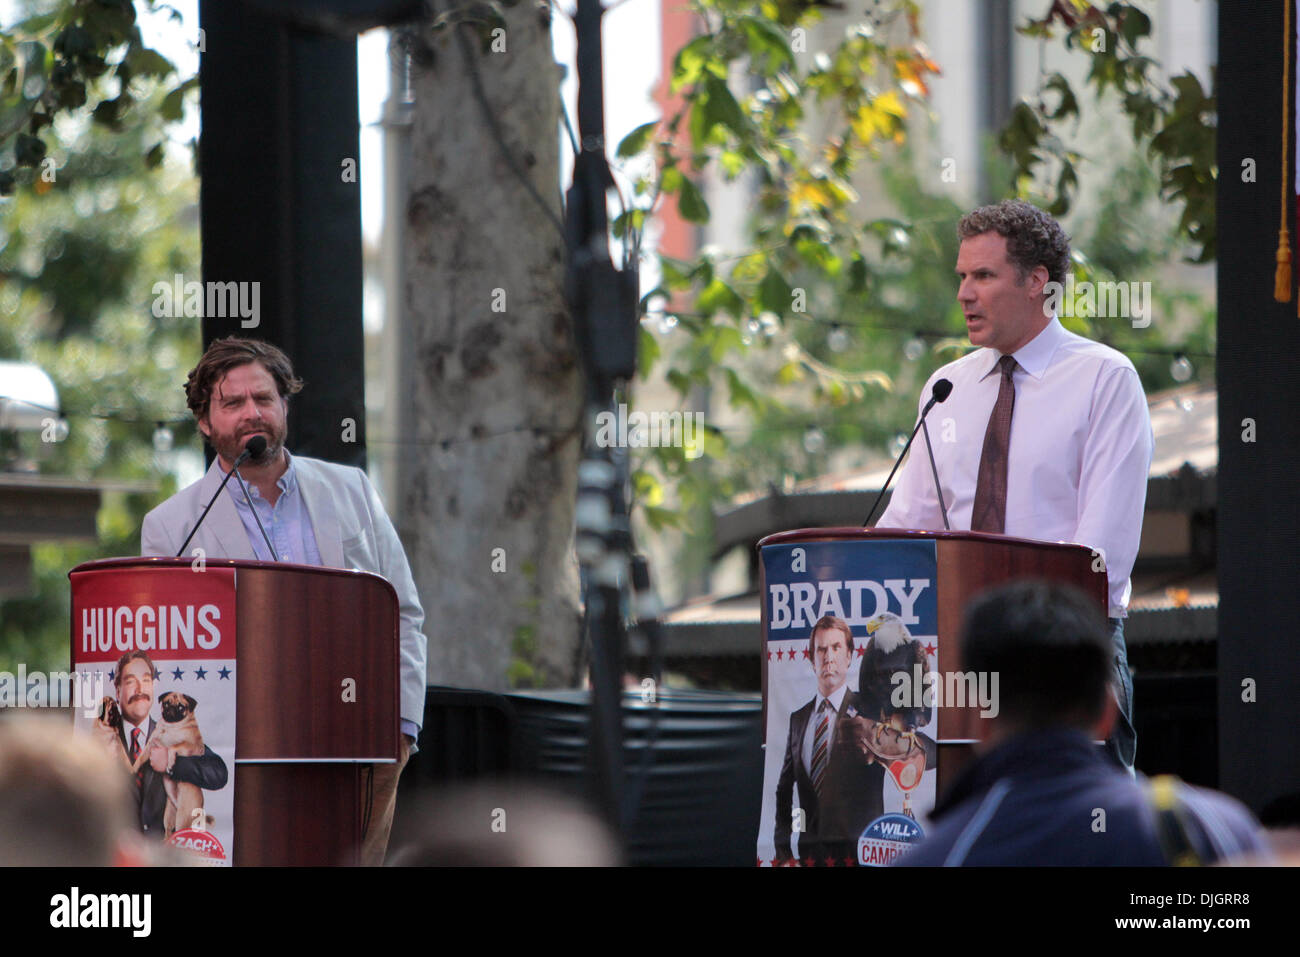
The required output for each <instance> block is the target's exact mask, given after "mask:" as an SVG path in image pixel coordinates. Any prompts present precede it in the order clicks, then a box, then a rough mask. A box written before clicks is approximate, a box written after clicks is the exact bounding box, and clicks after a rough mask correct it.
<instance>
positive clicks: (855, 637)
mask: <svg viewBox="0 0 1300 957" xmlns="http://www.w3.org/2000/svg"><path fill="white" fill-rule="evenodd" d="M762 562H763V573H764V594H763V603H764V608H763V624H764V635H763V643H764V654H765V655H766V658H767V661H766V678H765V681H764V687H763V700H764V709H765V713H766V718H767V724H766V729H765V740H766V755H765V761H764V773H763V805H762V807H763V810H762V818H761V819H760V823H759V832H758V860H759V863H760V864H762V865H764V866H802V867H847V866H854V865H863V866H881V865H885V864H888V863H889V862H890V861H892V860H893V859H894V858H895V857H897V856H898V855H899V854H901V853H902V852H903V851H905V850H906V849H907V848H908V846H909V845H910V844H912V843H915V842H916V841H919V840H920V839H921V838H922V837H923V836H924V833H925V827H926V824H927V816H928V815H929V813H930V812H931V811H932V810H933V808H934V801H935V787H936V778H937V770H936V769H937V761H938V747H937V745H936V743H935V742H936V741H937V740H938V737H939V735H938V729H937V727H936V724H937V720H936V719H937V712H936V708H935V707H934V704H935V701H934V696H933V695H927V694H925V689H926V688H927V687H928V686H929V685H930V683H931V682H932V681H933V680H934V679H933V677H928V676H933V675H937V669H938V653H939V638H938V601H937V597H936V587H935V582H936V570H937V564H936V558H935V543H934V541H933V540H924V541H915V540H889V539H869V540H862V541H852V540H840V541H809V542H791V543H788V544H785V543H783V544H776V545H767V546H764V547H763V548H762Z"/></svg>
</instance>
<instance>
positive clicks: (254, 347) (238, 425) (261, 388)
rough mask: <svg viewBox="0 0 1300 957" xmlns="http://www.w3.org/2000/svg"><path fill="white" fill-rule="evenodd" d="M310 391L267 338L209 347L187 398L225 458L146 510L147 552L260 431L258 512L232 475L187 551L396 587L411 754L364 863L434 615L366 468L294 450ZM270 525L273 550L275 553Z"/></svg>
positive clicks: (412, 709)
mask: <svg viewBox="0 0 1300 957" xmlns="http://www.w3.org/2000/svg"><path fill="white" fill-rule="evenodd" d="M301 389H302V380H300V379H298V378H296V377H295V376H294V374H293V366H292V364H291V363H290V362H289V358H288V357H287V356H286V355H285V354H284V353H283V352H281V351H280V350H279V349H277V348H276V347H275V346H273V345H271V344H269V343H266V342H262V341H260V340H257V339H240V338H236V337H234V336H230V337H227V338H225V339H218V340H216V341H215V342H213V343H212V344H211V345H210V346H209V347H208V350H207V352H205V353H204V355H203V358H202V359H201V360H200V361H199V364H198V365H197V366H195V367H194V369H193V370H191V372H190V374H189V379H188V380H187V382H186V384H185V394H186V398H187V401H188V404H189V408H190V411H191V412H193V413H194V417H195V419H196V420H197V421H198V427H199V431H200V432H202V433H203V435H204V437H205V438H206V439H207V441H208V444H210V445H211V446H212V448H213V449H214V450H215V451H216V453H217V457H216V458H215V459H214V460H213V463H212V467H211V468H210V469H208V472H207V474H206V475H204V476H203V478H201V479H200V480H199V481H197V482H195V483H194V484H193V485H190V486H189V487H187V488H184V489H182V490H181V491H179V492H177V493H176V494H175V495H173V496H172V497H171V498H169V499H168V500H167V501H165V502H163V503H162V504H161V505H159V506H158V507H157V508H155V509H154V510H153V511H151V512H150V513H149V514H148V515H146V516H145V518H144V527H143V529H142V530H141V533H140V551H141V554H143V555H166V556H172V555H175V554H176V553H177V552H178V551H179V550H180V548H181V545H182V544H183V543H184V542H185V538H186V536H188V535H189V534H190V532H191V531H192V530H193V529H194V527H195V524H196V523H197V522H198V520H199V516H200V515H202V513H203V509H204V508H205V507H207V504H208V502H209V501H210V500H211V499H212V496H213V495H214V494H215V493H216V491H217V488H218V487H219V486H220V484H221V480H222V479H223V478H224V477H225V475H226V474H227V473H228V472H229V471H230V469H231V467H232V464H233V463H234V462H235V460H236V459H238V458H239V456H240V454H241V453H242V452H243V450H244V446H245V445H246V444H247V443H248V441H249V440H250V439H251V438H252V437H253V436H255V435H260V436H262V437H263V438H264V439H265V440H266V449H265V451H264V452H262V453H261V454H259V455H256V456H253V457H251V458H249V459H248V460H247V462H246V463H245V464H244V465H242V466H241V467H240V475H242V476H243V477H244V480H245V481H246V482H247V483H248V486H249V495H250V497H251V498H252V500H253V507H254V508H255V509H256V513H257V515H256V517H255V516H254V512H253V510H252V509H250V508H249V505H248V503H247V502H245V501H244V498H243V493H242V492H241V491H240V489H239V485H238V482H237V481H231V482H228V483H227V484H226V488H225V490H224V492H223V493H222V494H221V495H220V496H218V497H217V501H216V504H215V505H213V506H212V511H211V512H210V513H208V517H207V518H206V519H204V521H203V524H202V525H201V526H200V527H199V529H198V532H197V533H196V534H195V535H194V537H193V539H192V540H191V541H190V542H189V544H188V545H186V546H185V547H186V556H190V555H196V554H202V555H203V556H204V557H207V558H243V559H260V560H263V561H273V560H276V559H278V560H279V561H286V562H295V563H297V564H303V565H323V566H327V567H331V568H356V569H360V570H362V571H368V572H374V573H375V574H377V575H381V576H383V577H384V578H386V579H387V580H388V581H389V583H390V584H392V586H393V588H394V590H395V591H396V592H397V595H398V601H399V614H400V630H401V669H400V687H401V708H400V713H401V718H402V732H403V733H402V747H401V756H400V760H399V762H398V763H397V764H395V765H377V766H376V768H375V783H374V810H373V812H372V816H371V826H370V830H369V831H368V832H367V834H366V838H365V842H364V844H363V847H362V855H361V856H362V863H363V864H372V865H379V864H382V863H383V857H384V852H385V850H386V848H387V846H388V834H389V831H390V829H391V828H392V823H393V808H394V806H395V802H396V796H397V778H398V776H399V775H400V774H401V771H402V768H403V767H404V766H405V764H406V761H407V759H408V757H409V756H410V749H411V746H412V745H414V743H415V738H416V737H417V735H418V734H419V730H420V722H421V721H422V720H423V717H424V689H425V685H426V676H425V657H426V653H425V648H426V639H425V637H424V635H423V634H422V633H421V631H420V628H421V626H422V625H423V623H424V611H423V610H422V609H421V607H420V599H419V596H418V595H417V594H416V590H415V581H414V579H413V578H412V577H411V569H410V566H409V565H408V564H407V561H406V553H405V552H404V551H403V550H402V544H401V542H400V541H399V540H398V538H397V532H396V531H395V530H394V529H393V523H392V522H391V521H389V518H388V514H387V513H386V512H385V511H384V506H383V503H381V502H380V500H379V495H378V494H377V493H376V492H375V489H374V486H372V485H371V484H370V480H369V479H368V478H367V477H366V473H365V472H363V471H362V470H361V469H357V468H351V467H348V466H342V465H336V464H334V463H332V462H323V461H321V460H319V459H311V458H307V457H305V456H291V455H290V454H289V452H288V450H287V449H286V448H285V447H284V442H285V438H286V436H287V434H288V429H287V426H286V421H287V416H288V410H289V401H288V397H289V396H290V395H293V394H295V393H297V392H299V391H301ZM258 518H260V519H261V526H262V528H259V527H258ZM263 529H265V534H266V537H267V538H269V539H270V541H271V543H272V544H273V545H274V548H275V550H274V555H273V554H272V551H271V549H270V548H268V547H267V542H266V539H265V538H264V537H263ZM196 549H202V552H201V553H196Z"/></svg>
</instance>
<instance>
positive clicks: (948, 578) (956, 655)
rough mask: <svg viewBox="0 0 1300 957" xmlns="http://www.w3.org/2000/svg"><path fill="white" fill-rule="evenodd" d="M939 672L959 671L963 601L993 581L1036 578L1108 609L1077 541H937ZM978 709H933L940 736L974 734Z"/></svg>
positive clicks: (1103, 589) (1098, 577)
mask: <svg viewBox="0 0 1300 957" xmlns="http://www.w3.org/2000/svg"><path fill="white" fill-rule="evenodd" d="M938 559H939V572H938V578H939V671H940V672H941V673H943V674H952V673H955V672H960V671H965V668H964V667H963V665H962V660H961V648H960V642H959V637H960V634H961V624H962V616H963V615H964V613H965V610H966V605H967V604H968V603H969V602H970V600H971V599H972V598H974V597H975V596H976V595H977V594H979V593H980V592H982V591H984V590H985V589H987V588H991V587H993V586H994V585H998V584H1001V583H1003V582H1009V581H1014V580H1016V579H1019V578H1041V579H1046V580H1048V581H1056V582H1063V583H1067V584H1072V585H1076V586H1077V587H1079V588H1081V589H1083V590H1084V591H1085V592H1087V593H1088V594H1089V595H1091V596H1092V597H1093V599H1094V600H1095V601H1096V602H1097V604H1098V607H1100V608H1101V610H1102V614H1103V615H1104V614H1105V613H1106V609H1107V607H1108V593H1107V585H1106V575H1105V573H1104V572H1102V573H1097V572H1094V571H1093V570H1092V552H1091V550H1089V549H1086V548H1083V547H1082V546H1079V545H1059V544H1051V543H1046V542H1026V541H1022V540H1019V539H999V537H998V536H988V535H981V536H979V537H978V538H965V537H945V538H943V539H941V540H940V541H939V546H938ZM979 713H980V709H979V708H978V707H966V708H951V707H945V708H940V709H939V727H940V729H941V733H942V735H943V737H945V738H978V737H979V736H980V728H979V723H980V721H981V720H982V719H981V718H980V716H979Z"/></svg>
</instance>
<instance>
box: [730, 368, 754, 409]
mask: <svg viewBox="0 0 1300 957" xmlns="http://www.w3.org/2000/svg"><path fill="white" fill-rule="evenodd" d="M724 371H725V372H726V374H727V390H728V394H729V395H728V401H729V402H730V403H731V407H732V408H733V409H739V408H743V407H748V408H750V409H753V410H754V411H755V412H759V411H761V410H762V402H761V401H760V400H759V398H758V394H757V393H755V392H754V390H753V389H751V388H750V387H749V386H747V385H746V384H745V383H744V382H742V381H741V379H740V376H739V375H737V374H736V370H735V369H731V368H728V369H726V370H724Z"/></svg>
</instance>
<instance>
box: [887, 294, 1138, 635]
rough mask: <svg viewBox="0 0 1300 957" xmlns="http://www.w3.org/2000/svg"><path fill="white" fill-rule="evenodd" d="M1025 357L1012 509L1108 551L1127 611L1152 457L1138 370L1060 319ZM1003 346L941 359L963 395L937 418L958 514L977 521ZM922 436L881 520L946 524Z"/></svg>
mask: <svg viewBox="0 0 1300 957" xmlns="http://www.w3.org/2000/svg"><path fill="white" fill-rule="evenodd" d="M1012 355H1013V356H1014V357H1015V360H1016V362H1017V363H1018V365H1019V368H1018V369H1016V372H1015V375H1014V377H1013V382H1014V384H1015V388H1016V404H1015V409H1014V411H1013V413H1012V416H1011V445H1010V448H1009V450H1008V453H1007V511H1006V515H1007V519H1006V527H1005V528H1004V530H1003V531H1004V533H1005V534H1007V535H1012V536H1015V537H1017V538H1030V539H1037V540H1039V541H1062V542H1073V543H1076V544H1080V545H1086V546H1088V547H1089V548H1092V549H1095V550H1096V551H1097V552H1099V553H1100V554H1101V556H1102V558H1103V559H1104V560H1105V562H1106V572H1107V579H1108V584H1109V588H1110V617H1112V618H1122V617H1124V616H1125V615H1126V614H1127V608H1128V601H1129V595H1130V593H1131V591H1132V586H1131V585H1130V583H1129V575H1130V573H1131V572H1132V570H1133V561H1134V559H1135V558H1136V557H1137V550H1138V540H1139V539H1140V537H1141V533H1142V513H1143V507H1144V506H1145V504H1146V492H1147V473H1148V471H1149V470H1150V468H1151V448H1152V444H1153V439H1152V435H1151V417H1150V414H1149V412H1148V410H1147V400H1146V396H1145V395H1144V394H1143V392H1142V384H1141V382H1140V381H1139V379H1138V374H1137V370H1136V369H1134V368H1133V363H1132V362H1130V361H1129V360H1128V359H1127V358H1126V357H1125V356H1124V355H1123V354H1121V353H1119V352H1117V351H1115V350H1114V349H1112V348H1110V347H1109V346H1104V345H1102V344H1101V343H1099V342H1093V341H1092V340H1091V339H1085V338H1083V337H1082V336H1076V335H1075V334H1074V333H1072V332H1069V331H1067V330H1066V329H1065V328H1064V327H1063V326H1062V325H1061V323H1060V321H1059V320H1057V319H1056V318H1053V319H1052V321H1051V322H1049V323H1048V324H1047V326H1046V328H1044V329H1043V331H1042V332H1040V333H1039V334H1038V335H1037V336H1035V337H1034V338H1033V339H1032V340H1030V341H1029V342H1028V343H1026V344H1025V345H1024V346H1022V347H1021V348H1020V349H1019V350H1018V351H1016V352H1014V353H1012ZM1000 358H1001V355H1000V354H999V353H998V352H997V351H996V350H994V349H977V350H976V351H974V352H971V353H969V354H967V355H965V356H962V357H961V358H960V359H958V360H956V361H955V362H950V363H948V364H947V365H946V366H944V367H943V368H941V369H939V370H938V371H937V372H935V373H934V375H932V376H930V378H929V380H927V381H926V384H925V388H924V389H922V390H921V399H920V402H919V403H918V407H920V406H924V404H925V403H926V402H927V401H929V398H930V390H931V387H932V386H933V384H934V382H935V381H936V380H938V379H949V380H951V381H952V386H953V388H952V395H950V396H949V397H948V400H947V401H946V402H943V403H940V404H938V405H936V406H935V407H934V408H933V409H932V410H931V411H930V415H929V417H928V418H927V419H926V424H927V425H928V427H929V430H930V438H931V440H932V441H933V443H934V457H935V461H936V463H937V464H938V469H939V481H940V484H941V485H942V487H943V497H944V502H945V504H946V505H947V506H948V521H949V522H950V523H951V524H952V527H953V528H954V529H969V528H970V524H971V511H972V508H973V506H974V503H975V485H976V481H977V479H978V476H979V465H980V455H981V453H982V452H983V448H984V432H985V429H986V428H987V427H988V421H989V415H990V413H992V411H993V404H994V403H995V402H996V401H997V397H998V385H999V382H1000V379H1001V376H1000V375H998V368H997V363H998V359H1000ZM924 441H925V438H924V436H918V437H917V440H916V441H915V442H914V443H913V444H912V450H911V451H910V452H909V453H908V458H907V461H906V462H904V463H903V466H902V468H901V469H900V470H899V474H898V482H897V484H896V485H895V486H894V492H893V497H892V498H891V499H890V502H889V507H888V508H886V509H885V511H884V513H883V514H882V515H881V516H880V519H879V521H878V522H877V523H876V527H878V528H922V529H929V530H942V529H943V517H942V515H941V514H940V512H939V500H938V498H937V497H936V495H935V492H934V478H933V476H932V475H931V473H930V462H929V459H928V458H927V456H926V453H925V448H924V444H923V443H924Z"/></svg>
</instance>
